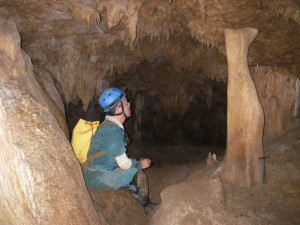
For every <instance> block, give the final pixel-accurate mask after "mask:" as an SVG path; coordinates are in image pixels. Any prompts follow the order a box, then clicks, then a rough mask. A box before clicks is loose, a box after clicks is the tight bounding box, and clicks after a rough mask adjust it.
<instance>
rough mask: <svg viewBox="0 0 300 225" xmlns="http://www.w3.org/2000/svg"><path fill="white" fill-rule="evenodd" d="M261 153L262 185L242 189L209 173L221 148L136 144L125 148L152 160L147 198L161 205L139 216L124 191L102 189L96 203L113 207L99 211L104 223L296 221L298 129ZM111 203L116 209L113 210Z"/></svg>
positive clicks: (299, 215) (278, 224)
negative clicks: (209, 160) (212, 156)
mask: <svg viewBox="0 0 300 225" xmlns="http://www.w3.org/2000/svg"><path fill="white" fill-rule="evenodd" d="M264 151H265V155H266V156H268V157H269V158H267V159H266V171H267V176H266V184H263V185H259V186H255V187H252V188H250V189H246V188H239V187H236V186H234V185H231V184H228V183H226V182H223V181H222V178H221V177H217V178H216V175H213V174H214V171H216V169H217V168H218V165H220V163H221V161H222V158H223V154H224V149H222V148H219V147H190V146H186V145H172V146H166V145H155V146H154V145H148V146H142V145H139V144H135V145H132V146H130V152H129V153H130V155H132V156H134V157H136V158H141V157H149V158H151V159H152V160H153V166H152V167H151V168H150V169H147V170H146V171H145V172H146V174H147V176H148V180H149V185H150V198H151V200H152V201H154V202H157V203H160V205H159V206H158V207H157V209H155V210H154V211H153V212H152V213H150V214H149V215H143V211H142V210H141V208H140V207H139V206H137V205H136V204H135V203H132V202H129V200H128V201H127V202H126V201H125V200H124V199H130V198H131V197H130V193H129V192H124V191H123V192H122V193H121V192H120V191H119V192H117V193H111V194H110V197H108V196H109V195H108V194H107V193H106V194H105V193H103V194H102V195H103V198H102V199H100V200H99V201H98V202H102V204H103V199H104V198H106V201H110V203H109V204H110V205H114V206H113V207H112V206H111V207H106V208H110V211H109V213H106V214H107V215H103V216H104V217H105V218H106V223H107V224H124V225H127V224H128V225H129V224H130V225H133V224H137V225H139V224H141V225H142V224H154V225H162V224H163V225H167V224H174V225H175V224H178V225H179V224H180V225H188V224H190V225H194V224H204V225H209V224H249V225H250V224H264V225H265V224H271V225H273V224H274V225H299V224H300V128H298V129H294V130H292V131H290V132H288V133H287V134H285V135H283V136H282V137H279V138H277V139H276V140H273V141H269V142H268V143H265V145H264ZM209 152H214V153H216V154H217V155H218V162H217V163H216V164H215V165H212V166H210V167H208V166H207V161H206V159H207V155H208V153H209ZM120 193H121V194H120ZM116 196H118V197H116ZM107 199H109V200H107ZM94 201H95V200H94ZM116 202H122V204H123V205H122V204H121V206H120V203H116ZM115 205H119V206H118V208H115V209H114V207H115ZM104 208H105V207H104ZM104 208H103V207H102V209H101V207H100V208H99V207H98V211H99V210H100V211H101V210H102V212H105V211H103V209H104ZM122 210H123V211H122ZM120 212H122V213H123V214H122V215H121V216H120ZM129 212H130V215H129ZM108 214H109V215H108ZM114 218H119V219H114ZM128 218H130V219H128ZM104 224H105V223H104Z"/></svg>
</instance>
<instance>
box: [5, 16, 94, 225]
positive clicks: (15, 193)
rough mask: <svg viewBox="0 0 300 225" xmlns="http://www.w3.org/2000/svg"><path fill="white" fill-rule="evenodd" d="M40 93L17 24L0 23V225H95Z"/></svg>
mask: <svg viewBox="0 0 300 225" xmlns="http://www.w3.org/2000/svg"><path fill="white" fill-rule="evenodd" d="M42 89H44V88H42V87H41V86H39V84H38V82H37V81H36V79H35V77H34V74H33V68H32V64H31V61H30V58H29V57H28V55H27V54H26V53H25V52H24V51H23V50H22V49H21V47H20V36H19V34H18V32H17V28H16V25H15V24H14V23H12V22H7V21H1V22H0V97H1V98H0V133H1V135H0V142H1V152H0V173H1V175H0V176H1V180H0V199H1V202H0V224H72V225H74V224H78V225H79V224H80V225H81V224H100V221H99V218H98V216H97V213H96V211H95V209H94V207H93V205H92V202H91V199H90V197H89V195H88V193H87V190H86V187H85V185H84V181H83V178H82V174H81V169H80V166H79V164H78V162H77V160H76V158H75V156H74V154H73V151H72V148H71V146H70V143H69V141H68V139H67V137H66V135H65V134H64V132H63V131H62V129H61V127H60V126H59V124H58V122H57V120H56V119H55V117H54V116H53V114H52V111H51V109H50V107H49V106H48V104H47V100H46V99H45V98H44V97H45V94H43V91H42ZM45 91H46V88H45Z"/></svg>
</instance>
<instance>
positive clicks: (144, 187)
mask: <svg viewBox="0 0 300 225" xmlns="http://www.w3.org/2000/svg"><path fill="white" fill-rule="evenodd" d="M131 183H132V184H133V185H134V186H135V188H136V191H135V192H133V193H132V194H133V196H134V198H135V199H137V200H138V201H139V202H140V203H141V205H142V206H143V207H144V209H145V213H146V214H148V213H149V212H150V211H152V210H153V209H154V208H155V207H156V206H157V204H155V203H153V202H151V201H150V200H149V186H148V179H147V176H146V174H145V173H144V171H142V170H139V171H138V172H137V173H136V174H135V175H134V177H133V179H132V182H131Z"/></svg>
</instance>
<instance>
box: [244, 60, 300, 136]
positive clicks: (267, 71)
mask: <svg viewBox="0 0 300 225" xmlns="http://www.w3.org/2000/svg"><path fill="white" fill-rule="evenodd" d="M250 71H251V74H252V78H253V80H254V82H255V85H256V89H257V93H258V96H259V99H260V102H261V104H262V107H263V110H264V116H265V124H264V139H265V140H270V139H272V138H275V137H278V136H280V135H282V134H284V133H285V132H286V131H288V130H290V129H292V128H295V127H296V126H299V106H298V105H299V103H298V102H299V94H298V93H299V85H298V86H297V82H299V81H298V79H299V78H297V74H294V71H293V70H291V69H286V68H278V67H264V66H262V67H259V66H257V67H252V68H251V69H250Z"/></svg>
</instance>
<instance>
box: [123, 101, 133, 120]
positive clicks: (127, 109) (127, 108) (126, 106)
mask: <svg viewBox="0 0 300 225" xmlns="http://www.w3.org/2000/svg"><path fill="white" fill-rule="evenodd" d="M122 103H123V108H124V113H125V115H126V116H127V117H130V116H131V110H130V102H128V101H127V98H126V97H125V98H124V99H123V100H122Z"/></svg>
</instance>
